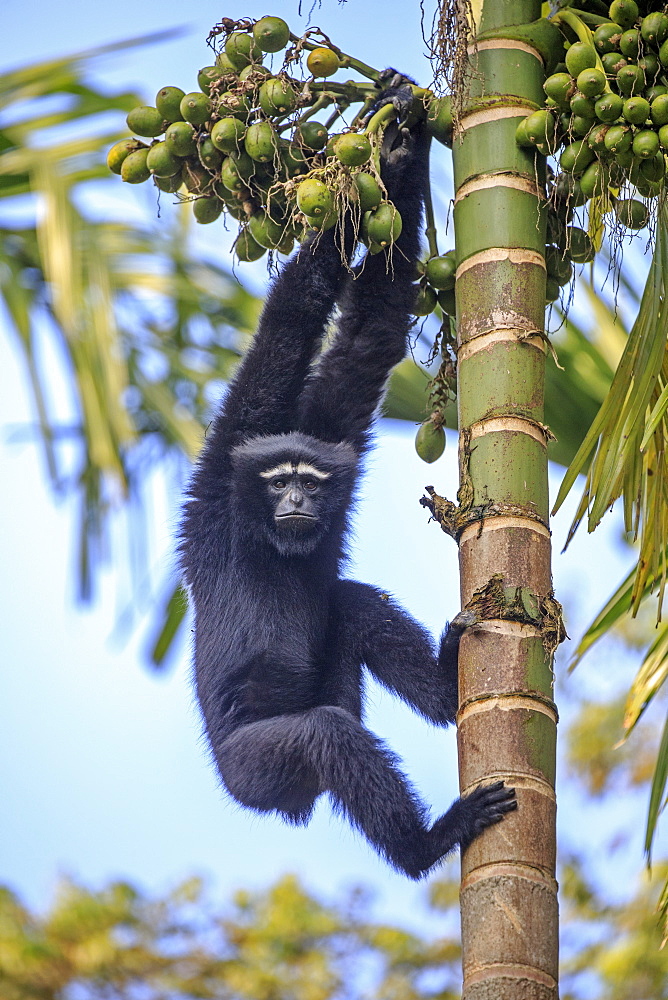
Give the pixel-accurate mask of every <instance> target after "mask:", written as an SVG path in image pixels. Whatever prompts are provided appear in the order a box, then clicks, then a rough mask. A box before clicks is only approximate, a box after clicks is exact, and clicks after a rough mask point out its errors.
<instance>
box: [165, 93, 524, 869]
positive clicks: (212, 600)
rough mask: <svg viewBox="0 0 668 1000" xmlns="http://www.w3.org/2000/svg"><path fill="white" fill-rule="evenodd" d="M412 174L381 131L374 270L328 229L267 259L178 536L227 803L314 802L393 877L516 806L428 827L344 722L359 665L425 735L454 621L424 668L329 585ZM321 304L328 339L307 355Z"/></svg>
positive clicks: (417, 202)
mask: <svg viewBox="0 0 668 1000" xmlns="http://www.w3.org/2000/svg"><path fill="white" fill-rule="evenodd" d="M395 96H396V95H395ZM390 99H392V95H390ZM395 105H398V106H399V107H401V100H400V99H399V100H395ZM388 134H389V135H390V136H394V148H388V147H389V146H390V141H389V140H388V139H387V135H388ZM427 170H428V142H427V139H426V136H425V135H424V132H423V129H422V128H421V126H418V127H417V128H416V129H414V130H412V131H410V132H409V131H408V130H407V129H405V128H400V127H398V126H397V124H396V123H395V124H394V128H393V129H392V128H390V129H389V130H388V133H386V141H385V143H384V152H383V157H382V176H383V180H384V183H385V185H386V187H387V191H388V197H389V198H390V199H391V200H392V202H393V203H394V204H395V206H396V207H397V209H398V210H399V212H400V213H401V217H402V220H403V231H402V233H401V235H400V237H399V239H398V240H397V242H396V244H395V245H394V247H393V251H392V255H391V260H389V261H388V257H387V254H386V252H384V251H383V252H380V253H378V254H375V255H372V254H367V256H366V258H365V260H364V261H363V264H362V266H360V267H358V268H357V269H356V271H355V277H354V280H353V279H352V277H351V273H350V269H349V268H348V267H346V265H345V263H344V262H343V261H342V244H343V245H344V246H345V248H346V250H347V251H348V256H350V255H352V251H353V245H354V238H353V237H352V235H351V233H350V232H349V233H348V234H347V237H346V238H345V239H344V240H343V241H342V240H341V234H340V232H339V236H338V238H337V236H336V232H335V231H334V230H329V231H328V232H324V233H322V234H318V235H317V236H316V237H315V238H311V239H310V240H309V241H308V242H307V243H306V244H305V245H304V246H302V248H301V249H300V250H299V252H298V253H297V254H296V255H295V256H294V257H293V258H292V259H291V260H290V261H288V263H287V264H286V265H285V267H284V268H283V270H282V271H281V273H280V276H279V277H278V279H277V280H276V281H275V283H274V285H273V287H272V289H271V291H270V294H269V296H268V299H267V302H266V305H265V308H264V311H263V313H262V316H261V319H260V323H259V327H258V330H257V333H256V335H255V338H254V340H253V343H252V346H251V347H250V349H249V351H248V353H247V355H246V357H245V358H244V360H243V363H242V364H241V366H240V368H239V371H238V373H237V374H236V377H235V378H234V381H233V382H232V384H231V385H230V387H229V391H228V392H227V395H226V396H225V399H224V401H223V404H222V406H221V408H220V411H219V413H218V414H217V416H216V418H215V420H214V422H213V424H212V427H211V428H210V430H209V434H208V437H207V441H206V445H205V447H204V450H203V452H202V455H201V458H200V460H199V462H198V465H197V467H196V469H195V472H194V475H193V478H192V482H191V485H190V490H189V499H188V500H187V502H186V504H185V509H184V516H183V523H182V534H181V561H182V566H183V570H184V575H185V581H186V584H187V586H188V589H189V593H190V598H191V601H192V604H193V607H194V621H195V678H196V689H197V697H198V699H199V702H200V705H201V709H202V713H203V716H204V721H205V727H206V734H207V737H208V740H209V743H210V746H211V750H212V753H213V757H214V759H215V762H216V766H217V768H218V771H219V773H220V776H221V778H222V781H223V783H224V785H225V787H226V788H227V790H228V791H229V792H230V794H231V795H232V796H233V797H234V798H235V799H236V800H237V801H238V802H240V803H241V804H242V805H244V806H248V807H249V808H251V809H256V810H259V811H261V812H268V811H272V810H276V811H277V812H278V813H279V814H281V815H282V817H283V818H284V819H286V820H287V821H288V822H291V823H306V822H307V821H308V819H309V817H310V816H311V813H312V810H313V807H314V803H315V801H316V799H317V798H318V796H319V795H321V794H322V793H323V792H328V793H329V795H330V796H331V800H332V803H333V805H334V807H335V808H336V809H338V810H340V811H341V812H343V813H344V814H345V815H346V817H347V818H348V819H349V820H350V822H351V823H352V824H353V825H354V826H355V827H357V828H358V829H359V830H361V831H362V833H363V834H364V835H365V836H366V837H367V839H368V840H369V841H370V842H371V844H372V845H373V846H374V847H375V848H376V850H377V851H379V852H380V854H382V855H383V856H384V857H385V858H386V859H387V860H388V861H389V863H390V864H391V865H393V866H394V867H396V868H398V869H400V870H401V871H403V872H405V873H406V874H407V875H408V876H410V877H411V878H420V877H421V876H423V875H424V874H425V873H426V872H427V871H429V869H430V868H431V867H432V866H433V865H434V864H435V863H436V862H438V861H439V859H441V858H442V857H443V856H444V855H446V854H448V853H449V852H450V851H451V850H452V849H453V848H454V847H455V846H457V845H458V844H459V845H462V846H466V845H467V844H469V843H470V842H471V841H472V840H473V838H474V837H476V836H477V835H478V834H479V833H481V832H482V831H483V830H484V829H485V828H486V827H487V826H489V825H490V824H492V823H497V822H498V821H499V820H501V819H502V818H503V816H504V814H505V813H507V812H508V811H509V810H511V809H513V808H515V807H516V801H515V798H514V796H515V792H514V789H510V788H506V787H505V786H504V785H503V782H496V783H494V784H491V785H487V786H481V787H479V788H477V789H476V790H475V791H474V792H473V793H471V794H469V795H467V796H464V797H462V798H459V799H457V800H456V801H455V802H454V803H453V805H452V806H451V807H450V809H449V810H448V811H447V812H446V813H445V814H444V815H443V816H441V817H440V818H439V819H437V820H436V821H435V822H434V823H433V824H432V823H430V821H429V819H428V815H427V809H426V807H425V806H424V805H423V803H422V802H421V801H420V800H419V798H418V797H417V795H416V793H415V791H414V790H413V789H412V788H411V786H410V784H409V783H408V781H407V780H406V777H405V776H404V775H403V773H402V772H401V770H400V768H399V766H398V762H397V759H396V757H395V756H394V754H393V753H392V752H391V751H390V750H389V749H388V748H387V746H386V745H385V744H384V743H383V742H382V741H381V740H380V739H378V738H377V737H376V736H375V735H373V734H372V733H371V732H370V731H369V730H368V729H366V728H365V727H364V725H363V724H362V721H361V719H362V681H363V673H362V668H363V666H366V668H367V669H368V670H369V671H370V672H371V674H372V675H373V676H374V677H375V678H376V679H377V680H378V681H380V683H381V684H383V685H385V687H386V688H388V689H389V690H390V691H392V692H393V693H394V694H396V695H398V696H399V697H400V698H402V699H403V700H404V701H406V702H407V703H408V704H409V705H411V707H412V708H414V709H415V711H416V712H418V713H419V714H421V715H422V716H424V717H425V718H426V719H428V720H429V721H431V722H432V723H435V724H436V725H439V726H445V725H447V724H448V723H451V722H453V721H454V718H455V712H456V709H457V650H458V645H459V637H460V635H461V632H462V631H463V629H464V628H465V627H466V625H467V624H469V620H470V616H467V615H466V614H465V613H464V614H462V615H460V616H458V618H457V619H455V621H454V622H453V624H452V625H451V626H450V628H449V629H446V631H445V633H444V635H443V638H442V639H441V643H440V648H439V650H438V653H437V654H436V653H435V652H434V648H433V644H432V641H431V639H430V637H429V636H428V635H427V634H426V632H425V631H424V629H423V628H422V627H421V626H420V625H419V624H418V623H417V622H416V621H414V620H413V619H412V618H411V617H410V616H409V615H407V614H406V612H405V611H403V610H402V609H401V608H400V607H398V606H397V605H396V604H395V603H394V602H393V601H392V600H389V599H387V597H386V595H384V594H382V593H381V592H380V591H378V590H376V589H375V588H373V587H371V586H367V585H366V584H363V583H356V582H354V581H352V580H346V579H341V577H340V575H339V574H340V569H341V566H342V562H343V560H344V552H345V536H346V528H347V519H348V514H349V510H350V507H351V502H352V499H353V493H354V489H355V483H356V480H357V478H358V475H359V467H360V459H361V458H362V456H363V454H364V452H365V450H366V449H367V447H368V445H369V436H370V428H371V425H372V423H373V420H374V415H375V413H376V410H377V408H378V405H379V403H380V400H381V398H382V396H383V391H384V387H385V384H386V382H387V379H388V376H389V373H390V371H391V369H392V367H393V366H394V365H395V364H397V363H398V362H399V361H401V359H402V358H403V357H404V354H405V353H406V347H407V334H408V330H409V327H410V320H411V309H412V306H413V303H414V299H415V294H416V286H415V284H414V281H415V277H416V261H417V258H418V254H419V251H420V223H421V217H422V203H423V197H424V191H425V184H426V178H427ZM350 228H351V226H350V221H348V224H347V229H350ZM336 304H338V305H339V307H340V315H339V319H338V323H337V332H336V335H335V338H334V340H333V342H332V344H331V346H330V347H329V348H328V349H326V350H325V351H324V353H322V354H319V351H320V348H321V344H322V338H323V334H324V332H325V329H326V326H327V323H328V320H329V318H330V316H331V314H332V312H333V310H334V307H335V305H336Z"/></svg>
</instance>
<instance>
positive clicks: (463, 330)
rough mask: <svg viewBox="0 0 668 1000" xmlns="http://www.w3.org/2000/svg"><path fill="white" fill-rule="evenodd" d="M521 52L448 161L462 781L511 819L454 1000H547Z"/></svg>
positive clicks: (542, 486) (477, 906)
mask: <svg viewBox="0 0 668 1000" xmlns="http://www.w3.org/2000/svg"><path fill="white" fill-rule="evenodd" d="M540 14H541V4H540V3H536V2H533V0H531V2H529V0H515V2H508V0H485V2H484V3H483V4H482V11H481V16H480V24H479V25H478V30H479V33H480V34H481V35H482V34H485V33H486V34H487V35H488V36H489V33H490V32H492V33H494V34H495V35H497V34H500V35H503V34H506V32H505V29H506V28H507V27H508V26H511V25H518V24H527V23H529V22H531V21H533V20H535V19H537V18H539V17H540ZM518 35H521V33H520V32H518V31H516V30H515V31H513V30H509V31H507V36H509V37H504V38H501V37H499V38H497V37H495V38H491V39H490V38H489V37H487V38H486V39H484V38H483V39H480V40H479V41H478V45H477V56H476V57H475V59H476V73H475V74H474V76H473V78H472V82H471V86H470V91H469V94H468V97H467V101H466V104H465V106H464V110H463V114H462V117H461V121H460V125H459V130H458V135H457V137H456V138H455V140H454V143H453V160H454V173H455V189H456V200H455V210H454V220H455V239H456V249H457V261H458V271H457V288H456V296H457V317H458V378H459V390H458V392H459V426H460V454H459V458H460V479H461V487H462V489H461V491H460V501H461V505H462V506H461V509H460V516H461V515H464V517H463V523H464V525H465V526H464V527H463V530H461V533H460V534H459V556H460V572H461V593H462V606H466V605H467V604H469V603H470V602H471V600H472V599H473V606H474V607H477V608H478V609H479V610H483V613H481V614H480V617H481V619H482V621H481V624H480V626H476V627H475V628H474V629H472V630H469V632H468V633H467V635H466V636H465V637H464V639H463V641H462V646H461V653H460V676H461V682H460V710H459V765H460V781H461V788H462V791H463V792H466V791H469V790H471V789H472V788H473V787H475V786H476V785H477V784H479V783H481V782H488V781H491V780H498V779H501V778H502V779H504V780H505V781H506V782H507V784H509V785H512V786H514V787H515V788H516V789H517V801H518V810H517V812H515V813H511V814H510V815H509V816H507V817H506V819H505V820H504V821H503V822H502V823H500V824H498V825H497V826H494V827H492V828H490V829H489V830H488V831H487V832H486V833H485V834H484V835H483V836H482V837H480V838H479V839H478V840H476V841H475V842H474V844H473V845H472V846H471V847H470V848H469V849H468V850H467V851H466V852H465V853H464V856H463V859H462V891H461V913H462V936H463V964H464V992H463V997H464V1000H483V998H484V1000H488V998H491V997H494V998H495V1000H499V998H508V1000H511V998H512V1000H515V998H517V1000H527V998H531V1000H548V998H550V1000H554V998H555V997H556V996H557V990H558V987H557V957H558V944H557V931H558V911H557V896H556V889H557V886H556V881H555V877H554V874H555V814H556V806H555V794H554V779H555V747H556V710H555V707H554V703H553V701H552V670H551V653H550V652H549V651H548V652H546V644H545V643H544V641H543V640H544V638H545V617H544V610H545V606H546V605H545V604H543V603H541V602H543V601H546V602H547V604H548V605H549V602H550V596H551V589H552V582H551V570H550V534H549V529H548V511H549V506H548V490H547V433H546V430H545V427H544V425H543V395H544V392H543V390H544V378H545V359H546V346H545V341H544V339H543V337H542V333H543V329H544V316H545V264H544V253H545V219H544V214H543V213H542V211H541V204H542V179H543V178H542V176H541V172H542V169H543V166H542V163H541V162H540V161H542V157H540V156H539V157H535V155H534V154H533V152H532V151H531V150H526V149H521V148H520V147H519V146H518V145H517V144H516V143H515V129H516V127H517V124H518V122H519V121H521V120H522V119H523V118H524V117H525V115H526V114H528V113H529V112H530V111H531V110H533V108H534V107H535V105H536V104H541V103H542V102H543V100H544V94H543V90H542V83H543V79H544V75H545V74H544V65H543V60H542V59H541V56H540V55H539V53H538V51H537V50H536V49H535V48H534V47H533V45H532V44H531V43H530V42H528V41H526V40H519V39H518ZM513 36H514V37H513ZM537 160H538V161H539V162H538V163H537V162H536V161H537ZM467 515H468V516H467ZM481 515H482V520H481ZM461 523H462V522H460V527H461ZM516 588H519V589H517V590H516ZM481 590H483V594H482V595H481V594H480V593H478V595H477V597H476V596H474V595H476V592H479V591H481ZM513 596H514V597H515V598H516V600H515V602H514V604H513V601H512V600H510V601H509V599H510V598H512V597H513ZM517 598H519V600H517ZM523 606H524V607H525V608H527V609H528V614H527V615H523V614H522V613H520V612H521V610H522V607H523ZM518 608H519V612H518ZM536 609H538V610H536ZM532 616H533V620H534V622H535V623H534V624H530V623H528V622H531V620H532Z"/></svg>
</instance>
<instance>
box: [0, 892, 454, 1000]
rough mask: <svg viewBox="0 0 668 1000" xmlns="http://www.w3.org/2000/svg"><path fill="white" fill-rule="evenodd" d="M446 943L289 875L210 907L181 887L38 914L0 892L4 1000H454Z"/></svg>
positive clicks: (90, 900)
mask: <svg viewBox="0 0 668 1000" xmlns="http://www.w3.org/2000/svg"><path fill="white" fill-rule="evenodd" d="M458 965H459V945H458V944H457V942H456V940H451V939H447V938H446V939H443V940H439V941H436V942H427V941H424V940H422V939H421V938H419V937H417V936H416V935H413V934H409V933H408V932H406V931H404V930H401V929H400V928H396V927H391V926H388V925H385V924H380V923H377V922H375V921H371V920H369V919H368V916H367V905H366V902H365V896H364V893H363V892H361V891H360V890H356V891H353V892H351V893H350V894H349V895H348V897H347V898H346V899H345V900H344V902H343V903H342V904H340V905H339V906H337V907H334V906H324V905H323V904H322V903H320V902H318V901H317V900H316V899H315V898H313V897H312V896H311V895H309V894H308V893H307V892H306V891H305V890H304V889H303V887H302V886H301V885H300V883H299V881H298V880H297V879H296V878H295V877H293V876H286V877H285V878H283V879H281V880H280V881H279V882H278V883H276V884H275V885H274V886H273V887H272V888H270V889H269V890H267V891H266V892H257V893H251V892H245V891H240V892H237V893H235V895H234V896H233V899H232V901H231V903H230V904H229V905H228V906H226V907H225V908H221V909H216V908H214V906H213V905H212V903H211V900H210V899H209V898H207V896H206V895H205V893H204V889H203V885H202V883H201V882H200V881H199V880H197V879H192V880H190V881H188V882H185V883H184V884H182V885H180V886H178V887H177V888H176V889H175V890H174V891H173V892H171V893H170V894H169V895H167V896H165V897H164V898H162V899H156V898H149V897H148V896H145V895H143V894H142V893H141V892H140V890H139V889H137V887H135V886H131V885H129V884H127V883H124V882H115V883H113V884H111V885H109V886H107V887H106V888H104V889H102V890H100V891H98V892H93V891H90V890H87V889H85V888H83V887H82V886H80V885H77V884H75V883H73V882H63V883H62V884H61V885H60V888H59V891H58V894H57V897H56V899H55V902H54V904H53V906H52V907H51V908H50V910H49V911H48V912H47V913H46V914H45V915H44V916H39V915H37V914H35V913H30V912H29V911H28V910H27V908H26V907H25V906H23V905H22V904H21V903H20V901H19V900H18V899H17V898H16V896H15V895H13V894H12V893H11V892H10V890H9V889H4V890H1V891H0V995H1V996H2V998H3V1000H66V998H67V997H69V996H85V997H86V998H88V1000H97V998H99V1000H111V998H114V1000H115V998H119V1000H120V998H123V1000H135V998H136V1000H140V998H141V1000H165V998H169V1000H178V998H183V1000H191V998H211V1000H213V998H215V1000H228V998H229V1000H279V998H280V1000H327V998H337V1000H339V998H340V1000H348V998H350V1000H352V998H353V997H360V998H361V997H368V998H369V1000H372V998H375V997H377V998H383V1000H417V998H419V997H427V996H434V997H436V996H438V997H439V998H440V1000H451V998H452V1000H455V997H456V996H457V993H456V992H455V984H456V983H457V981H458V978H459V968H458Z"/></svg>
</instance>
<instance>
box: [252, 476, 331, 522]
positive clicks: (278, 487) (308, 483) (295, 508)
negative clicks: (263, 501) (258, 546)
mask: <svg viewBox="0 0 668 1000" xmlns="http://www.w3.org/2000/svg"><path fill="white" fill-rule="evenodd" d="M330 475H331V474H330V473H329V472H325V471H323V470H322V469H318V468H316V466H315V465H312V464H311V463H310V462H304V461H296V460H293V461H286V462H281V463H279V464H278V465H275V466H273V467H272V468H270V469H265V470H263V471H262V472H261V473H260V477H261V478H262V479H263V480H264V482H265V484H266V489H267V493H268V495H269V500H270V504H271V508H272V510H273V517H274V526H275V528H276V529H277V531H278V532H279V533H280V534H281V535H283V534H285V535H286V536H287V537H293V536H304V535H308V534H310V533H312V532H317V533H318V534H319V533H320V532H319V530H318V529H319V528H321V527H322V524H321V521H322V518H323V513H324V509H325V507H326V506H327V504H326V501H327V493H328V491H327V480H328V479H330Z"/></svg>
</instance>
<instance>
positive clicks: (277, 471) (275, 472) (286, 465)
mask: <svg viewBox="0 0 668 1000" xmlns="http://www.w3.org/2000/svg"><path fill="white" fill-rule="evenodd" d="M292 471H293V465H292V463H291V462H282V463H281V465H275V466H274V468H273V469H267V471H266V472H261V473H260V475H261V476H262V478H263V479H273V477H274V476H291V475H292Z"/></svg>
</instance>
